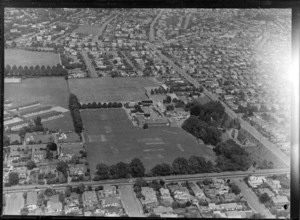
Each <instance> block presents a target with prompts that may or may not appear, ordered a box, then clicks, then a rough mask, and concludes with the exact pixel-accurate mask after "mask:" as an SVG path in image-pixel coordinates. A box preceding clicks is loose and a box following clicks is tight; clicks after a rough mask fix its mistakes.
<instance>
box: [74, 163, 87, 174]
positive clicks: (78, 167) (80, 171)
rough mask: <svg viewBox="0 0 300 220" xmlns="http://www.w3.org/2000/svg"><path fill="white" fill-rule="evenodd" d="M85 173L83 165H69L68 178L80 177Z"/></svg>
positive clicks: (85, 169) (85, 168)
mask: <svg viewBox="0 0 300 220" xmlns="http://www.w3.org/2000/svg"><path fill="white" fill-rule="evenodd" d="M86 172H87V167H86V165H85V164H70V176H82V175H84V174H85V173H86Z"/></svg>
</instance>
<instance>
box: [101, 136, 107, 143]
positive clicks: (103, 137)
mask: <svg viewBox="0 0 300 220" xmlns="http://www.w3.org/2000/svg"><path fill="white" fill-rule="evenodd" d="M100 137H101V142H106V138H105V136H104V135H103V134H101V135H100Z"/></svg>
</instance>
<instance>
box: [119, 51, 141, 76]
mask: <svg viewBox="0 0 300 220" xmlns="http://www.w3.org/2000/svg"><path fill="white" fill-rule="evenodd" d="M121 54H122V55H123V57H124V58H125V59H126V60H127V62H128V63H129V65H130V66H131V67H132V68H133V69H134V71H136V72H137V71H138V69H137V68H136V67H135V65H133V63H132V62H131V60H130V59H129V58H128V57H127V56H126V54H125V53H124V52H123V51H121Z"/></svg>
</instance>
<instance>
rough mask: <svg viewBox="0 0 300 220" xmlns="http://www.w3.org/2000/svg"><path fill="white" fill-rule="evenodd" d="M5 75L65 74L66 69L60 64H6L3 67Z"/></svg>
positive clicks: (66, 73)
mask: <svg viewBox="0 0 300 220" xmlns="http://www.w3.org/2000/svg"><path fill="white" fill-rule="evenodd" d="M4 74H5V76H27V77H28V76H31V77H33V76H67V75H68V71H67V70H66V69H64V68H63V67H62V66H61V65H60V64H58V65H57V66H52V67H51V66H44V65H43V66H39V65H36V66H29V67H28V66H24V67H23V66H19V67H17V66H16V65H13V66H12V67H11V66H10V65H6V67H5V69H4Z"/></svg>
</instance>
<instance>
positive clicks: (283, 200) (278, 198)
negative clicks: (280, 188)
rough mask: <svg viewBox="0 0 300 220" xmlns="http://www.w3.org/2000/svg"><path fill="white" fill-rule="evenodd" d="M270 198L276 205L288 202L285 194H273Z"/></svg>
mask: <svg viewBox="0 0 300 220" xmlns="http://www.w3.org/2000/svg"><path fill="white" fill-rule="evenodd" d="M271 200H272V202H273V203H274V205H276V206H284V205H287V204H289V203H290V202H289V200H288V198H287V197H286V196H280V195H277V196H273V197H272V198H271Z"/></svg>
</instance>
